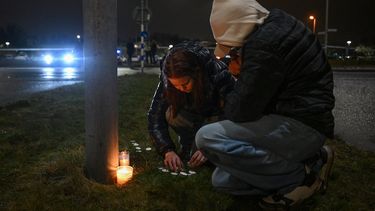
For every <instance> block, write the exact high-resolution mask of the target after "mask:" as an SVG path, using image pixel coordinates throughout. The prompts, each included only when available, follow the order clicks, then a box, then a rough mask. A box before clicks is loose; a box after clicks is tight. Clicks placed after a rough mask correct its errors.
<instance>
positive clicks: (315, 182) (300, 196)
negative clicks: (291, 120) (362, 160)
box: [259, 146, 334, 210]
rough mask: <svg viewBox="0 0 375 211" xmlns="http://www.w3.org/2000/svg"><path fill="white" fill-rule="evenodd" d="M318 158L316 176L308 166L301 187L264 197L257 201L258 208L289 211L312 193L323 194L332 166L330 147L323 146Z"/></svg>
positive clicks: (332, 156)
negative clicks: (318, 168) (319, 166)
mask: <svg viewBox="0 0 375 211" xmlns="http://www.w3.org/2000/svg"><path fill="white" fill-rule="evenodd" d="M319 156H320V159H321V161H322V168H321V169H320V171H319V173H318V174H316V173H314V172H313V171H311V169H309V167H308V166H305V167H306V173H307V174H306V178H305V181H304V184H303V185H301V186H298V187H296V188H295V189H294V190H293V191H291V192H289V193H287V194H284V195H281V194H273V195H270V196H267V197H264V198H262V199H261V200H260V201H259V206H260V207H261V208H262V209H263V210H290V209H293V208H295V207H297V206H298V205H299V204H301V203H302V202H303V201H304V200H305V199H307V198H309V197H311V196H312V195H313V194H314V193H317V192H321V193H325V191H326V190H327V185H328V176H329V175H330V173H331V170H332V166H333V160H334V152H333V150H332V148H331V147H329V146H323V147H322V148H321V149H320V153H319Z"/></svg>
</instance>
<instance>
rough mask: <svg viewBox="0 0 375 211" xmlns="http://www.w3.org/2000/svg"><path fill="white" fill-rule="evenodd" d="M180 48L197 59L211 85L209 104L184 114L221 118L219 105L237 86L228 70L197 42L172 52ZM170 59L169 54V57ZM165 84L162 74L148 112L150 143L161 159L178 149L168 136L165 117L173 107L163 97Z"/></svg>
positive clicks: (184, 43) (208, 92) (188, 109)
mask: <svg viewBox="0 0 375 211" xmlns="http://www.w3.org/2000/svg"><path fill="white" fill-rule="evenodd" d="M177 48H184V49H186V50H187V51H189V52H191V53H193V54H194V55H196V56H197V57H198V60H199V63H200V65H201V67H202V69H203V71H206V73H207V74H205V77H207V78H206V82H207V83H208V84H206V86H205V87H206V89H207V90H206V92H205V93H206V101H205V103H204V106H203V108H202V109H201V110H199V111H196V110H195V109H194V108H193V107H192V106H189V105H186V106H185V107H184V110H186V111H188V112H191V113H194V114H196V115H200V116H202V119H204V118H207V117H211V116H213V115H220V114H222V113H223V110H222V108H220V107H219V105H220V103H219V102H220V100H224V98H225V96H226V94H227V93H229V92H230V91H231V90H232V89H233V85H234V79H233V78H232V76H231V74H230V73H229V72H228V69H227V66H226V65H225V64H224V63H223V62H221V61H219V60H217V59H216V58H215V57H214V56H213V55H212V54H210V52H209V51H208V50H207V49H206V48H203V47H202V46H200V45H199V44H198V43H196V42H183V43H181V44H179V45H176V46H175V47H174V48H172V49H171V51H170V52H172V51H174V50H175V49H177ZM168 55H169V54H167V56H168ZM167 56H166V57H167ZM161 68H163V67H161ZM166 80H167V79H166V76H165V75H164V74H163V71H162V74H161V76H160V82H159V84H158V86H157V88H156V91H155V94H154V96H153V100H152V102H151V106H150V109H149V111H148V131H149V135H150V137H151V141H152V142H153V143H154V145H155V147H156V149H157V151H158V152H159V153H160V154H161V155H164V154H165V153H166V152H168V151H171V150H174V151H175V150H176V146H175V144H174V143H173V141H172V139H171V137H170V135H169V131H168V128H169V125H168V122H167V120H166V117H165V113H166V111H167V109H168V107H169V106H170V105H169V104H168V102H167V100H166V98H165V96H164V93H163V92H164V88H165V84H166ZM186 95H189V94H186ZM202 123H203V122H202ZM192 141H194V140H192Z"/></svg>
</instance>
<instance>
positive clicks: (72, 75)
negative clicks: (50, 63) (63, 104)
mask: <svg viewBox="0 0 375 211" xmlns="http://www.w3.org/2000/svg"><path fill="white" fill-rule="evenodd" d="M139 72H141V71H140V68H136V69H130V68H126V67H119V68H118V69H117V73H118V76H121V75H125V74H135V73H139ZM144 72H145V73H151V74H159V72H160V70H159V68H155V67H153V68H145V69H144ZM83 80H84V73H83V71H82V70H81V69H80V68H51V67H47V68H41V67H30V68H25V67H23V68H9V67H0V106H1V105H5V104H7V103H10V102H13V101H16V100H19V99H22V98H24V97H27V96H28V95H30V94H32V93H36V92H42V91H47V90H51V89H55V88H58V87H61V86H67V85H72V84H75V83H81V82H83Z"/></svg>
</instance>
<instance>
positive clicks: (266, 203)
mask: <svg viewBox="0 0 375 211" xmlns="http://www.w3.org/2000/svg"><path fill="white" fill-rule="evenodd" d="M321 184H322V181H321V180H320V178H319V177H316V180H315V182H314V183H313V184H312V185H311V186H307V185H302V186H298V187H296V188H295V189H294V190H292V191H291V192H289V193H287V194H284V195H281V194H273V195H270V196H267V197H264V198H262V199H261V200H260V201H259V206H260V207H261V208H262V209H263V210H290V209H293V208H296V207H297V206H298V205H300V204H301V203H302V202H303V201H304V200H305V199H307V198H309V197H311V196H312V195H313V194H314V193H316V192H318V191H319V189H320V187H321Z"/></svg>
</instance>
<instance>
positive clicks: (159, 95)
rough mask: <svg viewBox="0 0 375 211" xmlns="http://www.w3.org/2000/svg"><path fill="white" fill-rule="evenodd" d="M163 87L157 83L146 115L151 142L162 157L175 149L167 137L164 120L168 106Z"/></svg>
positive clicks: (167, 132)
mask: <svg viewBox="0 0 375 211" xmlns="http://www.w3.org/2000/svg"><path fill="white" fill-rule="evenodd" d="M163 86H164V85H163V82H162V81H161V82H159V84H158V86H157V88H156V91H155V94H154V97H153V99H152V102H151V106H150V109H149V111H148V114H147V118H148V131H149V135H150V138H151V141H152V142H153V143H154V145H155V147H156V149H157V151H158V152H159V153H160V154H161V155H162V156H164V154H165V153H166V152H168V151H172V150H175V148H176V146H175V145H174V143H173V141H172V139H171V137H170V135H169V130H168V127H169V126H168V122H167V120H166V118H165V112H166V111H167V108H168V104H167V102H166V99H165V98H164V96H163Z"/></svg>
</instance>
